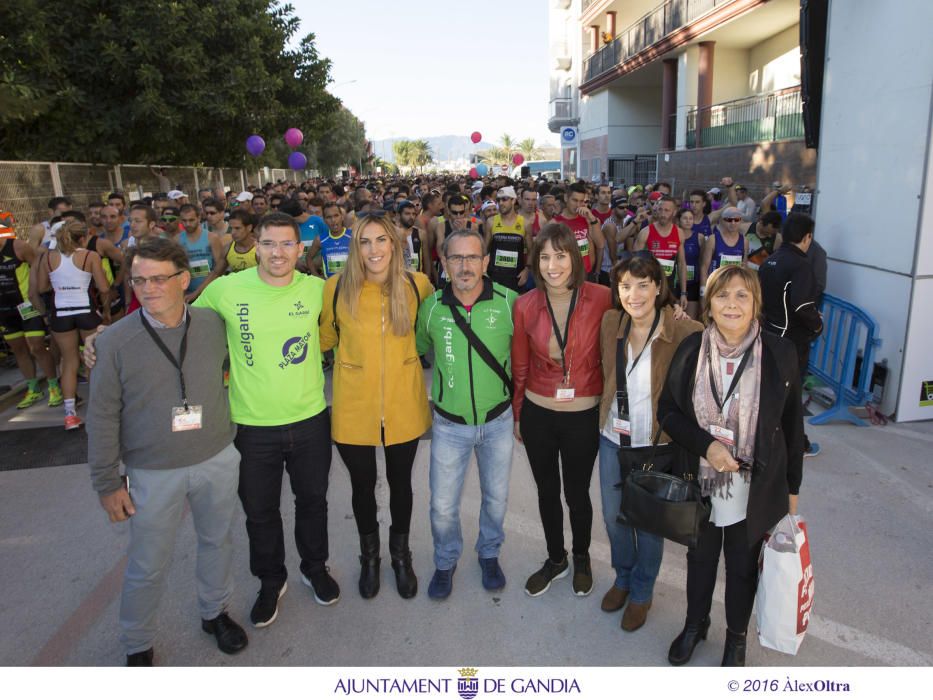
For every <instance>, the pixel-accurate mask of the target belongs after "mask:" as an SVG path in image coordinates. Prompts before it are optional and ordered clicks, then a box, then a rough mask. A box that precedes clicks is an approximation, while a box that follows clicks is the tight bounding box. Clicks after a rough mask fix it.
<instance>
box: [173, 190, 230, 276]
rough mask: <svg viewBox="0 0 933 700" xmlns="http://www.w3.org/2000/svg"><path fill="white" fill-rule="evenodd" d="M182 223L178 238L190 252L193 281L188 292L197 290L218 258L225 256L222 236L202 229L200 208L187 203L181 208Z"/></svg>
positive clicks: (189, 262)
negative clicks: (221, 240)
mask: <svg viewBox="0 0 933 700" xmlns="http://www.w3.org/2000/svg"><path fill="white" fill-rule="evenodd" d="M179 214H180V218H181V224H182V226H183V227H184V228H183V229H182V230H181V231H180V232H179V233H178V238H177V239H176V240H177V242H178V243H180V244H181V246H182V247H183V248H184V249H185V251H186V252H187V253H188V264H189V265H190V266H191V283H190V284H189V285H188V289H187V293H188V294H191V293H192V292H195V291H197V289H198V288H199V287H200V286H201V285H202V284H204V282H205V280H207V278H208V276H209V275H210V274H211V272H212V271H213V270H214V264H215V261H216V260H219V259H220V258H222V257H223V248H222V247H221V242H220V237H219V236H217V234H216V233H207V234H205V233H204V232H203V231H202V230H201V220H200V218H199V216H198V210H197V208H196V207H195V206H194V205H193V204H185V205H184V206H182V207H181V209H180V210H179Z"/></svg>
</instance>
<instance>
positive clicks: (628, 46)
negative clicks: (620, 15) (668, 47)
mask: <svg viewBox="0 0 933 700" xmlns="http://www.w3.org/2000/svg"><path fill="white" fill-rule="evenodd" d="M733 2H736V0H667V2H665V3H664V4H662V5H659V6H658V7H656V8H654V9H653V10H652V11H651V12H649V13H648V14H646V15H644V16H643V17H642V18H641V19H639V20H638V21H636V22H634V23H633V24H631V25H630V26H629V27H628V28H626V29H624V30H623V31H621V32H619V34H618V35H616V37H615V38H614V39H613V40H612V42H611V43H609V44H606V45H605V46H603V47H602V48H601V49H599V50H598V51H596V52H594V53H593V54H591V55H590V56H589V57H588V58H587V59H586V60H584V62H583V82H584V83H587V82H589V81H590V80H593V79H594V78H598V77H599V76H601V75H602V74H604V73H606V72H607V71H610V70H612V69H613V68H615V67H616V66H617V65H619V64H620V63H624V62H625V61H627V60H629V59H630V58H632V57H633V56H635V55H636V54H638V53H640V52H641V51H644V50H645V49H647V48H648V47H649V46H652V45H653V44H656V43H658V42H659V41H661V40H662V39H663V38H664V37H666V36H668V35H669V34H672V33H673V32H675V31H676V30H678V29H681V28H683V27H686V26H687V25H689V24H691V23H693V22H694V21H696V20H697V19H699V18H700V17H702V16H703V15H705V14H707V13H709V12H711V11H712V10H715V9H716V8H719V7H722V6H723V5H728V4H730V3H733ZM587 4H588V3H586V2H584V8H585V7H586V5H587Z"/></svg>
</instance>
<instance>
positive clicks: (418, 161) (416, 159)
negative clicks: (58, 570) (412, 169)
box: [410, 139, 434, 172]
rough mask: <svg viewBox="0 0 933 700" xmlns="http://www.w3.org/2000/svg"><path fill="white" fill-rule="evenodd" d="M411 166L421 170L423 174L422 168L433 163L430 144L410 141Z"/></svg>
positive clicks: (420, 140)
mask: <svg viewBox="0 0 933 700" xmlns="http://www.w3.org/2000/svg"><path fill="white" fill-rule="evenodd" d="M410 143H411V165H412V166H418V167H420V168H421V172H424V166H425V165H427V164H428V163H433V162H434V154H433V153H431V144H429V143H428V142H427V141H425V140H424V139H418V140H417V141H411V142H410Z"/></svg>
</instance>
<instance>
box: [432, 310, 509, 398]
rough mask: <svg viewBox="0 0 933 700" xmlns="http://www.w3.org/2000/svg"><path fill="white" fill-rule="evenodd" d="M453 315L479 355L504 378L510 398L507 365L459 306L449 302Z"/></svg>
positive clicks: (503, 381)
mask: <svg viewBox="0 0 933 700" xmlns="http://www.w3.org/2000/svg"><path fill="white" fill-rule="evenodd" d="M447 306H448V308H449V309H450V313H451V315H452V316H453V317H454V322H455V323H456V324H457V328H459V329H460V330H461V332H462V333H463V335H465V336H466V339H467V342H468V343H469V344H470V347H472V348H473V349H474V350H476V354H477V355H479V356H480V357H481V358H482V360H483V362H485V363H486V364H487V365H489V368H490V369H491V370H492V371H493V372H495V373H496V375H498V377H499V379H501V380H502V383H503V384H505V386H506V388H508V390H509V398H511V397H512V393H513V389H512V378H511V377H510V376H509V373H508V372H506V371H505V367H503V366H502V365H500V364H499V363H498V362H497V361H496V358H495V357H493V354H492V351H490V349H489V348H487V347H486V344H485V343H483V341H482V340H480V339H479V336H478V335H476V333H475V332H474V331H473V329H472V328H470V324H469V323H467V320H466V319H465V318H464V317H463V314H461V313H460V312H459V311H457V307H456V306H454V305H453V304H448V305H447Z"/></svg>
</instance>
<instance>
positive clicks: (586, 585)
mask: <svg viewBox="0 0 933 700" xmlns="http://www.w3.org/2000/svg"><path fill="white" fill-rule="evenodd" d="M592 591H593V569H592V568H591V567H590V555H589V554H582V555H578V554H574V555H573V594H574V595H579V596H584V595H589V594H590V593H591V592H592Z"/></svg>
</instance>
